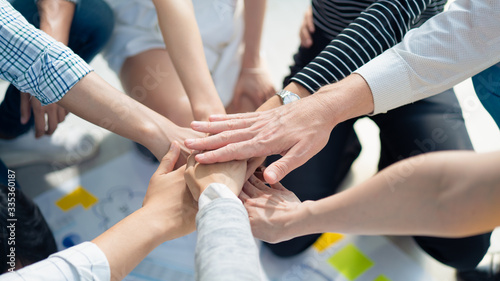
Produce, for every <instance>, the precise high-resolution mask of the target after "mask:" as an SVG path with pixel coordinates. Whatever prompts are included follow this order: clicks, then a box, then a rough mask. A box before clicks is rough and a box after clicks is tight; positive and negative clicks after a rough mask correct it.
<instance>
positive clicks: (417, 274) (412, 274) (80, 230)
mask: <svg viewBox="0 0 500 281" xmlns="http://www.w3.org/2000/svg"><path fill="white" fill-rule="evenodd" d="M156 167H157V165H154V164H151V163H148V162H147V161H145V160H144V159H142V158H141V157H139V156H138V155H137V154H136V153H135V152H129V153H127V154H124V155H122V156H120V157H118V158H116V159H114V160H112V161H109V162H108V163H106V164H104V165H101V166H99V167H97V168H95V169H93V170H91V171H88V172H86V173H84V174H82V175H80V176H79V177H75V178H73V179H71V180H69V181H67V182H65V183H64V184H61V185H60V186H58V187H57V188H55V189H54V190H51V191H48V192H46V193H43V194H42V195H40V196H38V197H37V198H35V202H36V203H37V204H38V205H39V206H40V209H41V210H42V213H43V214H44V215H45V217H46V219H47V222H48V223H49V225H50V226H51V228H52V230H53V232H54V236H55V238H56V242H57V245H58V247H59V249H65V248H66V247H70V246H72V245H75V244H78V243H80V242H82V241H88V240H92V239H93V238H95V237H96V236H98V235H99V234H100V233H102V232H103V231H105V230H106V229H108V228H110V227H111V226H112V225H113V224H115V223H116V222H118V221H119V220H121V219H123V218H124V217H126V216H127V215H129V214H131V213H132V212H133V211H134V210H136V209H137V208H139V207H140V206H141V204H142V200H143V198H144V195H145V193H146V188H147V185H148V183H149V178H150V177H151V175H152V174H153V173H154V171H155V170H156ZM131 243H133V237H131ZM195 244H196V234H195V233H193V234H191V235H188V236H186V237H182V238H179V239H176V240H173V241H169V242H167V243H164V244H162V245H161V246H160V247H158V248H157V249H155V250H154V251H153V252H152V253H151V254H150V255H149V256H148V257H147V258H146V259H145V260H144V261H143V262H142V263H141V264H139V266H137V268H135V269H134V270H133V271H132V273H131V274H130V275H129V276H127V277H126V279H125V280H128V281H131V280H137V281H138V280H141V281H142V280H175V281H182V280H194V249H195ZM261 261H262V265H263V270H264V271H265V272H266V274H267V276H268V278H269V280H308V281H315V280H324V281H327V280H335V281H348V280H349V281H350V280H355V281H389V280H391V281H399V280H404V281H413V280H415V281H417V280H418V281H420V280H426V281H431V280H433V279H432V278H431V277H430V276H428V275H427V274H426V273H425V272H424V270H423V269H422V268H421V267H420V266H419V265H418V264H416V263H415V262H414V261H413V260H411V259H409V257H407V256H406V254H404V253H403V252H402V251H400V250H399V249H398V248H397V247H395V246H394V245H393V244H392V243H391V242H390V241H388V240H387V239H386V238H383V237H363V236H361V237H356V236H342V235H338V234H328V235H324V236H323V237H322V238H321V239H320V240H319V241H318V242H317V243H316V244H315V246H313V247H311V248H310V249H308V250H307V251H306V252H304V253H302V254H301V255H299V256H296V257H294V258H291V259H280V258H277V257H275V256H273V255H272V254H271V253H270V252H269V250H267V248H265V247H262V252H261Z"/></svg>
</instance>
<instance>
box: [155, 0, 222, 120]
mask: <svg viewBox="0 0 500 281" xmlns="http://www.w3.org/2000/svg"><path fill="white" fill-rule="evenodd" d="M153 2H154V4H155V6H156V10H157V13H158V21H159V24H160V29H161V31H162V34H163V39H164V40H165V45H166V46H167V49H168V52H169V55H170V57H171V58H172V62H173V63H174V66H175V69H176V71H177V73H178V74H179V77H180V79H181V82H182V85H183V86H184V89H185V90H186V93H187V95H188V97H189V101H190V102H191V107H192V109H193V114H194V117H195V119H196V120H207V119H208V116H210V114H223V113H225V110H224V106H223V104H222V102H221V101H220V98H219V96H218V94H217V90H216V89H215V85H214V83H213V81H212V77H211V75H210V71H209V69H208V66H207V62H206V59H205V54H204V51H203V44H202V41H201V36H200V32H199V30H198V26H197V23H196V19H195V17H194V11H193V7H192V3H191V1H180V0H154V1H153Z"/></svg>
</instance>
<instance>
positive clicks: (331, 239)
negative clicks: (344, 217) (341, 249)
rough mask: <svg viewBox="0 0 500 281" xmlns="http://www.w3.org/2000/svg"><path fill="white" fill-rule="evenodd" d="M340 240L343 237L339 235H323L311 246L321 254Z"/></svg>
mask: <svg viewBox="0 0 500 281" xmlns="http://www.w3.org/2000/svg"><path fill="white" fill-rule="evenodd" d="M342 238H344V235H342V234H339V233H323V234H322V235H321V236H320V237H319V238H318V240H316V242H314V244H313V246H314V248H315V249H316V250H318V252H320V253H321V252H323V251H324V250H326V249H328V247H330V246H331V245H333V244H335V243H337V242H338V241H339V240H341V239H342Z"/></svg>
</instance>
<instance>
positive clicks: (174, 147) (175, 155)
mask: <svg viewBox="0 0 500 281" xmlns="http://www.w3.org/2000/svg"><path fill="white" fill-rule="evenodd" d="M180 151H181V149H180V147H179V143H177V142H176V141H174V142H173V143H172V144H171V145H170V149H169V150H168V152H167V154H166V155H165V156H163V159H161V163H160V166H159V167H158V169H157V170H156V172H158V173H160V174H166V173H170V172H172V170H173V169H174V166H175V163H176V162H177V159H179V154H180Z"/></svg>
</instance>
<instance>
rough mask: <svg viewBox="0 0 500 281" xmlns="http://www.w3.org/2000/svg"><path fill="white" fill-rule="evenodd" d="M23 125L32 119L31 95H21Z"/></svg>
mask: <svg viewBox="0 0 500 281" xmlns="http://www.w3.org/2000/svg"><path fill="white" fill-rule="evenodd" d="M20 111H21V124H23V125H24V124H26V123H28V121H29V120H30V117H31V104H30V94H28V93H21V107H20Z"/></svg>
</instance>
